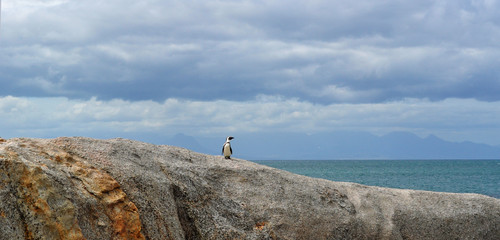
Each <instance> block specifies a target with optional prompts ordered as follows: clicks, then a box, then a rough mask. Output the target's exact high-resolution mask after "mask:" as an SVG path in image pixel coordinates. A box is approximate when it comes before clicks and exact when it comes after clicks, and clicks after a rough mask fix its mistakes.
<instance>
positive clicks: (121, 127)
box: [0, 96, 500, 144]
mask: <svg viewBox="0 0 500 240" xmlns="http://www.w3.org/2000/svg"><path fill="white" fill-rule="evenodd" d="M0 114H1V115H2V118H1V119H0V123H1V126H2V128H1V129H0V132H1V133H2V135H3V137H16V136H31V137H57V136H68V135H69V136H72V135H84V136H91V137H98V138H106V137H118V136H122V135H123V134H129V133H130V134H140V135H142V136H148V135H151V134H158V133H161V134H164V135H166V136H170V135H173V134H176V133H179V132H182V133H186V134H190V135H194V136H203V135H207V134H224V133H227V132H235V133H245V132H283V131H284V132H302V133H314V132H323V131H326V132H328V131H335V130H357V131H368V132H372V133H375V134H383V133H388V132H391V131H395V130H404V131H410V132H413V133H416V134H419V135H424V136H425V135H427V134H435V135H438V136H441V137H444V138H447V139H448V140H455V141H459V140H460V141H461V140H467V139H469V140H476V141H479V142H486V143H490V144H500V142H498V138H494V137H493V133H495V132H498V131H499V130H500V124H499V123H500V102H480V101H477V100H472V99H446V100H444V101H438V102H432V101H427V100H418V99H406V100H403V101H396V102H387V103H374V104H329V105H321V104H313V103H311V102H306V101H300V100H298V99H287V98H283V97H273V96H260V97H258V98H256V99H255V100H253V101H249V102H235V101H226V100H217V101H191V100H179V99H167V100H166V101H164V102H160V103H159V102H153V101H137V102H131V101H125V100H119V99H115V100H109V101H101V100H98V99H96V98H92V99H89V100H69V99H66V98H17V97H10V96H8V97H2V98H0ZM5 135H8V136H5Z"/></svg>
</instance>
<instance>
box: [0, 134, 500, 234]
mask: <svg viewBox="0 0 500 240" xmlns="http://www.w3.org/2000/svg"><path fill="white" fill-rule="evenodd" d="M498 236H500V200H499V199H495V198H491V197H487V196H483V195H478V194H453V193H437V192H426V191H413V190H401V189H389V188H380V187H369V186H363V185H359V184H354V183H342V182H331V181H327V180H322V179H315V178H309V177H305V176H299V175H296V174H292V173H288V172H285V171H281V170H277V169H273V168H269V167H266V166H262V165H258V164H255V163H252V162H248V161H244V160H239V159H231V160H226V159H224V158H223V157H222V156H209V155H204V154H198V153H194V152H191V151H188V150H186V149H183V148H177V147H172V146H157V145H152V144H147V143H143V142H137V141H131V140H126V139H111V140H96V139H90V138H57V139H23V138H19V139H10V140H3V139H2V140H1V141H0V239H9V240H10V239H498Z"/></svg>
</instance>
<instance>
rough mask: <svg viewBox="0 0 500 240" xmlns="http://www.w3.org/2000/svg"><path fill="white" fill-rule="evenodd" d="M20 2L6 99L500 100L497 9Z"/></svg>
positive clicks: (6, 27)
mask: <svg viewBox="0 0 500 240" xmlns="http://www.w3.org/2000/svg"><path fill="white" fill-rule="evenodd" d="M10 4H14V3H10ZM17 4H18V5H15V4H14V5H10V6H9V5H8V7H7V8H5V7H4V9H2V11H3V12H4V13H3V14H2V20H3V22H2V23H3V26H2V35H1V37H2V39H1V44H2V47H1V48H0V60H1V62H0V70H1V73H0V77H1V78H0V83H1V84H2V85H3V86H4V87H3V88H2V89H1V90H0V95H18V96H52V97H55V96H64V97H68V98H89V97H92V96H97V97H99V98H101V99H114V98H121V99H129V100H149V99H152V100H155V101H162V100H164V99H166V98H171V97H175V98H184V99H198V100H214V99H229V100H239V101H244V100H251V99H253V98H254V97H255V96H257V95H259V94H266V95H280V96H285V97H295V98H300V99H304V100H308V101H312V102H319V103H324V104H328V103H332V102H383V101H389V100H394V99H404V98H407V97H411V98H428V99H433V100H439V99H446V98H476V99H480V100H484V101H497V100H500V95H498V94H497V92H498V91H499V90H500V86H499V83H498V82H499V76H500V74H499V72H498V70H496V69H497V66H499V65H500V64H499V60H498V59H500V51H499V50H498V41H497V39H500V26H499V25H500V17H498V16H497V15H498V14H495V13H496V12H498V11H497V10H498V9H499V5H498V3H496V2H494V1H472V2H471V1H439V2H435V1H418V2H401V1H354V2H345V1H308V2H307V1H306V2H304V1H272V2H269V1H243V2H234V1H139V2H138V1H105V2H102V1H90V2H88V1H86V2H75V1H31V2H30V1H19V2H18V3H17Z"/></svg>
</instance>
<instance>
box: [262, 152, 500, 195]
mask: <svg viewBox="0 0 500 240" xmlns="http://www.w3.org/2000/svg"><path fill="white" fill-rule="evenodd" d="M253 162H256V163H259V164H263V165H267V166H270V167H273V168H278V169H283V170H286V171H289V172H293V173H297V174H300V175H305V176H309V177H315V178H323V179H328V180H332V181H341V182H355V183H360V184H364V185H370V186H380V187H390V188H402V189H415V190H428V191H438V192H454V193H479V194H484V195H488V196H491V197H495V198H500V160H255V161H253Z"/></svg>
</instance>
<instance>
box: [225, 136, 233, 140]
mask: <svg viewBox="0 0 500 240" xmlns="http://www.w3.org/2000/svg"><path fill="white" fill-rule="evenodd" d="M233 139H234V137H231V136H229V137H227V139H226V141H231V140H233Z"/></svg>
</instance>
